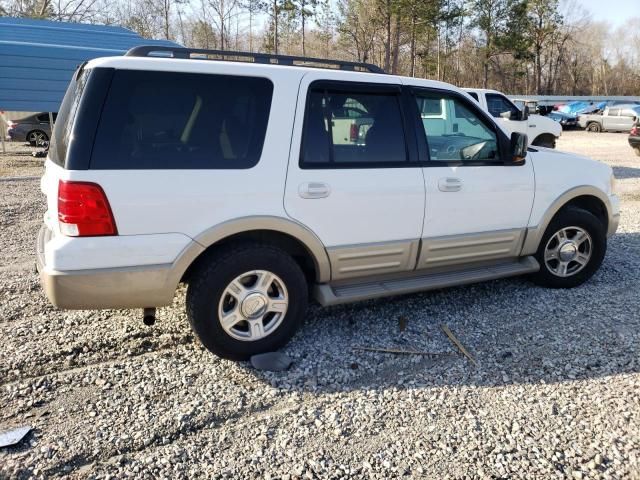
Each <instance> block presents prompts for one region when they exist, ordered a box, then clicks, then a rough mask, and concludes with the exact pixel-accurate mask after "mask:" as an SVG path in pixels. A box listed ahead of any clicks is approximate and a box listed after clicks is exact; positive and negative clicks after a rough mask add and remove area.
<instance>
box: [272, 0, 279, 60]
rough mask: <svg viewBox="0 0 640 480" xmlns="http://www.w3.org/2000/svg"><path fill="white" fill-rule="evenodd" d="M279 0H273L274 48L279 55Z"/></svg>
mask: <svg viewBox="0 0 640 480" xmlns="http://www.w3.org/2000/svg"><path fill="white" fill-rule="evenodd" d="M278 13H279V12H278V0H273V26H274V35H275V38H274V46H273V48H274V50H275V52H276V55H278V41H279V39H278Z"/></svg>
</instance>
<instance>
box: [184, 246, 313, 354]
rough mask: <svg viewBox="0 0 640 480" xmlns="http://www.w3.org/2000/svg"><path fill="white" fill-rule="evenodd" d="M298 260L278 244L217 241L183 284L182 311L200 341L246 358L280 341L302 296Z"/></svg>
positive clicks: (299, 314) (299, 310)
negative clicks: (222, 243) (213, 250)
mask: <svg viewBox="0 0 640 480" xmlns="http://www.w3.org/2000/svg"><path fill="white" fill-rule="evenodd" d="M307 297H308V289H307V282H306V279H305V276H304V273H303V272H302V270H301V268H300V266H299V265H298V264H297V263H296V262H295V260H294V259H293V258H292V257H291V256H290V255H288V254H287V253H286V252H284V251H283V250H280V249H279V248H276V247H273V246H270V245H264V244H258V243H243V244H239V245H236V246H232V247H231V246H230V247H223V249H221V250H220V251H218V252H216V253H214V254H213V255H211V256H210V257H209V258H208V259H206V260H205V261H204V262H203V263H202V264H201V265H200V267H199V268H197V269H196V271H195V272H194V275H193V277H192V280H191V281H190V283H189V287H188V289H187V317H188V318H189V322H190V323H191V327H192V329H193V331H194V332H195V334H196V336H197V337H198V339H199V340H200V341H201V342H202V344H203V345H204V346H205V347H206V348H207V349H208V350H209V351H211V352H212V353H214V354H216V355H218V356H219V357H222V358H227V359H230V360H247V359H248V358H250V357H251V356H252V355H256V354H258V353H265V352H272V351H274V350H277V349H278V348H280V347H282V346H283V345H285V344H286V343H287V342H288V341H289V340H290V339H291V337H292V336H293V335H294V334H295V332H296V330H297V329H298V327H299V326H300V325H301V323H302V319H303V316H304V312H305V310H306V307H307V301H308V298H307Z"/></svg>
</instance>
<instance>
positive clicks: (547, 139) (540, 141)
mask: <svg viewBox="0 0 640 480" xmlns="http://www.w3.org/2000/svg"><path fill="white" fill-rule="evenodd" d="M532 145H533V146H534V147H544V148H556V137H554V136H553V135H540V136H539V137H538V138H536V139H535V140H534V141H533V143H532Z"/></svg>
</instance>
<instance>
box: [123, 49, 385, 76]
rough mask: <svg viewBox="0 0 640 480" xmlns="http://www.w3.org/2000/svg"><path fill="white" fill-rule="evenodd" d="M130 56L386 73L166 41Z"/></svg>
mask: <svg viewBox="0 0 640 480" xmlns="http://www.w3.org/2000/svg"><path fill="white" fill-rule="evenodd" d="M125 56H127V57H160V58H186V59H194V60H218V61H221V60H223V61H230V62H248V63H262V64H268V65H286V66H296V67H316V68H333V69H339V70H350V71H360V72H370V73H386V72H385V71H384V70H383V69H382V68H380V67H378V66H377V65H373V64H371V63H361V62H349V61H345V60H328V59H324V58H312V57H296V56H291V55H272V54H270V53H250V52H233V51H228V50H206V49H201V48H178V47H168V46H164V45H142V46H139V47H134V48H132V49H131V50H129V51H128V52H127V53H126V54H125Z"/></svg>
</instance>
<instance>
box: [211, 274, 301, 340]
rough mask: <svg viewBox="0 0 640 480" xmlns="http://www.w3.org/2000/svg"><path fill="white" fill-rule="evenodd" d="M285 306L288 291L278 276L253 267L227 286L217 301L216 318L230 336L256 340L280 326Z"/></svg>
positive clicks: (237, 338) (287, 303)
mask: <svg viewBox="0 0 640 480" xmlns="http://www.w3.org/2000/svg"><path fill="white" fill-rule="evenodd" d="M288 306H289V293H288V292H287V288H286V287H285V286H284V282H283V281H282V280H281V279H280V277H278V276H277V275H276V274H275V273H272V272H268V271H266V270H254V271H252V272H245V273H243V274H242V275H239V276H238V277H236V278H235V279H234V280H233V281H232V282H231V283H230V284H229V285H227V288H225V290H224V292H222V296H221V297H220V302H219V304H218V319H219V320H220V324H221V325H222V328H223V329H224V331H225V332H226V333H227V335H229V336H230V337H233V338H235V339H236V340H240V341H242V342H255V341H256V340H262V339H263V338H266V337H267V336H269V334H271V333H272V332H274V331H275V330H276V329H277V328H278V327H279V326H280V324H281V323H282V320H284V317H285V316H286V314H287V308H288Z"/></svg>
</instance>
